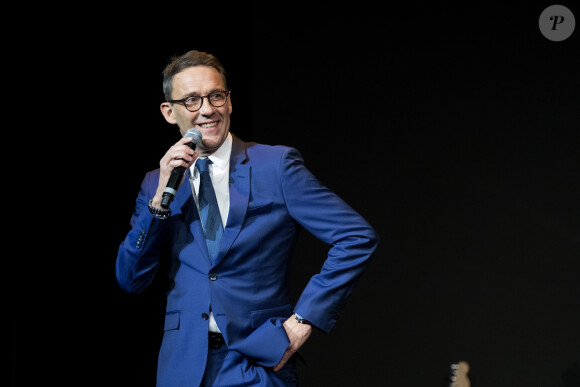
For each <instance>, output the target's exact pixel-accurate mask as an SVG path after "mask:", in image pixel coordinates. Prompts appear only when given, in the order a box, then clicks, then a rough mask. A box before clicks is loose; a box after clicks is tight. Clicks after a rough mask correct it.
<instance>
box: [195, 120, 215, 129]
mask: <svg viewBox="0 0 580 387" xmlns="http://www.w3.org/2000/svg"><path fill="white" fill-rule="evenodd" d="M217 124H218V122H217V121H213V122H206V123H203V124H199V126H201V127H202V128H204V129H208V128H213V127H214V126H216V125H217Z"/></svg>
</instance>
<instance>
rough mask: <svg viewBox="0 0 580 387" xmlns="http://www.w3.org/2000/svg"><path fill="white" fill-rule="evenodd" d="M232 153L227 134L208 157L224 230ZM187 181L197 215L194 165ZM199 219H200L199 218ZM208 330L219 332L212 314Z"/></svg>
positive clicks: (197, 174)
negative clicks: (210, 162) (189, 184)
mask: <svg viewBox="0 0 580 387" xmlns="http://www.w3.org/2000/svg"><path fill="white" fill-rule="evenodd" d="M231 153H232V135H231V133H228V136H227V137H226V140H225V141H224V143H223V144H222V146H220V147H219V148H218V150H216V151H215V152H214V153H213V154H211V155H210V156H209V159H210V160H211V161H212V164H210V165H209V175H210V177H211V181H212V183H213V189H214V191H215V195H216V198H217V202H218V207H219V210H220V215H221V217H222V226H223V227H224V228H225V227H226V223H227V220H228V213H229V211H230V187H229V183H230V155H231ZM189 172H190V173H189V176H190V178H189V181H190V183H191V192H192V193H193V198H194V199H195V204H196V206H197V211H198V213H199V203H198V199H197V195H198V193H199V182H200V179H199V171H198V170H197V168H195V163H193V165H192V166H191V167H189ZM200 218H201V217H200ZM209 330H210V332H220V330H219V328H218V326H217V323H216V321H215V318H214V316H213V312H212V311H211V310H210V313H209Z"/></svg>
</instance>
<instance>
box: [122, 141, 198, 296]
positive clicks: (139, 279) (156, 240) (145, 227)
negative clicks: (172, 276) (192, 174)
mask: <svg viewBox="0 0 580 387" xmlns="http://www.w3.org/2000/svg"><path fill="white" fill-rule="evenodd" d="M192 140H193V139H192V138H190V137H183V138H181V139H180V140H179V141H178V142H177V143H176V144H175V145H173V146H172V147H171V148H169V150H168V151H167V153H165V155H164V156H163V158H162V159H161V161H160V162H159V166H160V168H159V170H157V171H155V172H154V173H148V174H147V176H145V179H144V180H143V183H142V184H141V190H140V191H139V195H138V197H137V203H136V207H135V212H134V213H133V217H132V218H131V226H132V229H131V231H129V233H128V234H127V237H126V238H125V241H124V242H123V243H122V244H121V246H120V247H119V252H118V254H117V263H116V267H115V269H116V275H117V282H118V283H119V285H120V286H121V288H122V289H123V290H125V291H127V292H132V293H139V292H141V291H143V290H144V289H145V288H146V287H147V286H149V284H150V283H151V281H152V280H153V277H154V276H155V273H156V271H157V268H158V267H159V259H160V256H161V246H162V240H163V229H164V228H165V227H164V223H165V222H166V221H167V220H161V219H157V218H155V217H154V216H153V215H151V213H150V212H149V209H148V204H149V200H150V199H151V200H152V206H153V207H157V208H159V209H161V198H162V195H163V190H164V189H165V187H166V185H167V181H168V180H169V176H170V175H171V172H172V171H173V169H174V168H175V167H178V166H183V167H186V168H187V167H189V166H190V165H191V164H192V163H193V161H195V159H196V154H195V152H194V151H193V150H192V149H191V148H190V147H189V146H187V145H185V144H187V143H188V142H191V141H192Z"/></svg>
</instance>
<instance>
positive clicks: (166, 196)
mask: <svg viewBox="0 0 580 387" xmlns="http://www.w3.org/2000/svg"><path fill="white" fill-rule="evenodd" d="M187 146H189V147H190V148H191V149H193V150H195V148H196V143H195V142H193V141H192V142H188V143H187ZM184 173H185V167H176V168H175V169H174V170H173V172H171V176H169V181H168V182H167V186H165V190H164V191H163V196H162V197H161V207H163V208H165V209H168V208H169V205H170V204H171V202H172V201H173V199H174V198H175V195H176V194H177V188H178V187H179V183H180V182H181V179H182V178H183V174H184Z"/></svg>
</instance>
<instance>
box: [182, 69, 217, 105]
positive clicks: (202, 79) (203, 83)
mask: <svg viewBox="0 0 580 387" xmlns="http://www.w3.org/2000/svg"><path fill="white" fill-rule="evenodd" d="M172 86H173V92H172V94H173V97H174V98H180V97H181V96H184V95H186V94H192V93H197V94H207V93H208V92H210V91H211V90H215V89H220V90H223V89H225V85H224V82H223V79H222V77H221V75H220V73H219V72H218V71H217V70H216V69H214V68H213V67H209V66H195V67H188V68H186V69H185V70H183V71H181V72H179V73H177V74H175V76H174V77H173V82H172Z"/></svg>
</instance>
